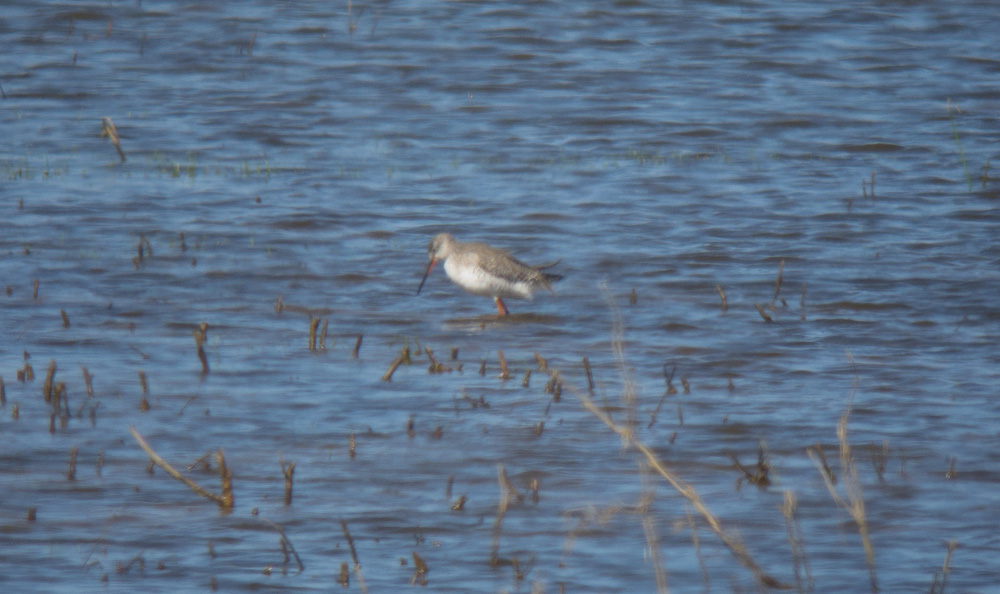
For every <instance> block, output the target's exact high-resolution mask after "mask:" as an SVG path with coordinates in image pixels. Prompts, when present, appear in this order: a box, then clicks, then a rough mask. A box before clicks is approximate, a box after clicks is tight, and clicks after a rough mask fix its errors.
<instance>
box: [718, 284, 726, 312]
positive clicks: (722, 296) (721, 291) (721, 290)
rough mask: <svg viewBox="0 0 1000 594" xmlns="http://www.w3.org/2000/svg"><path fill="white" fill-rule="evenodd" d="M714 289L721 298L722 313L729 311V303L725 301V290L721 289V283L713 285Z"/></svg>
mask: <svg viewBox="0 0 1000 594" xmlns="http://www.w3.org/2000/svg"><path fill="white" fill-rule="evenodd" d="M715 290H716V291H717V292H718V293H719V297H720V298H721V299H722V313H726V312H727V311H729V304H728V302H727V301H726V292H725V291H724V290H723V289H722V285H715Z"/></svg>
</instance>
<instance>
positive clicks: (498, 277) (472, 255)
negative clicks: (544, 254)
mask: <svg viewBox="0 0 1000 594" xmlns="http://www.w3.org/2000/svg"><path fill="white" fill-rule="evenodd" d="M427 255H428V258H429V259H430V263H429V264H428V265H427V271H426V272H425V273H424V278H423V280H421V281H420V287H418V288H417V294H420V289H422V288H423V286H424V282H425V281H426V280H427V276H428V275H429V274H430V272H431V270H432V269H433V268H434V265H435V264H437V263H438V262H440V261H444V270H445V273H446V274H447V275H448V278H450V279H451V280H452V281H454V282H455V284H457V285H458V286H460V287H462V288H463V289H465V290H466V291H468V292H470V293H473V294H475V295H482V296H484V297H492V298H493V299H494V300H495V301H496V303H497V312H499V313H500V315H505V314H506V313H507V307H506V306H505V305H504V304H503V301H502V298H504V297H509V298H512V299H531V297H532V293H533V292H534V291H535V290H536V289H538V288H543V289H547V290H549V291H552V283H553V282H554V281H557V280H559V279H561V278H562V276H560V275H558V274H552V273H549V272H543V269H544V268H547V267H549V266H553V265H554V264H555V263H553V264H549V265H548V266H529V265H528V264H525V263H524V262H522V261H520V260H518V259H517V258H515V257H513V256H511V255H510V254H508V253H507V252H506V251H504V250H501V249H498V248H495V247H492V246H490V245H487V244H485V243H479V242H475V241H470V242H462V241H458V240H457V239H455V238H454V237H452V236H451V234H449V233H439V234H438V235H435V236H434V239H432V240H431V241H430V243H429V244H428V245H427Z"/></svg>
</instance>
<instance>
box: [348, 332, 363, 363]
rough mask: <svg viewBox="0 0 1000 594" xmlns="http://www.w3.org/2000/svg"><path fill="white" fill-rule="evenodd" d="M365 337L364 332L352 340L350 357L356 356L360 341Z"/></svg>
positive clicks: (359, 348) (355, 357)
mask: <svg viewBox="0 0 1000 594" xmlns="http://www.w3.org/2000/svg"><path fill="white" fill-rule="evenodd" d="M364 338H365V335H364V334H358V339H357V340H356V341H354V352H353V353H351V358H352V359H357V358H358V351H360V350H361V341H362V340H363V339H364Z"/></svg>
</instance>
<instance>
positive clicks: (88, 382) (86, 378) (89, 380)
mask: <svg viewBox="0 0 1000 594" xmlns="http://www.w3.org/2000/svg"><path fill="white" fill-rule="evenodd" d="M80 370H81V371H82V372H83V385H84V386H85V387H86V389H87V396H93V395H94V384H93V380H94V376H92V375H90V372H89V371H87V368H86V367H84V366H82V365H81V366H80ZM2 385H3V381H2V380H0V386H2Z"/></svg>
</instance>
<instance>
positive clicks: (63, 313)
mask: <svg viewBox="0 0 1000 594" xmlns="http://www.w3.org/2000/svg"><path fill="white" fill-rule="evenodd" d="M59 315H61V316H62V322H63V328H69V316H68V315H66V310H65V309H60V310H59Z"/></svg>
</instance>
